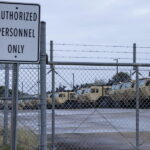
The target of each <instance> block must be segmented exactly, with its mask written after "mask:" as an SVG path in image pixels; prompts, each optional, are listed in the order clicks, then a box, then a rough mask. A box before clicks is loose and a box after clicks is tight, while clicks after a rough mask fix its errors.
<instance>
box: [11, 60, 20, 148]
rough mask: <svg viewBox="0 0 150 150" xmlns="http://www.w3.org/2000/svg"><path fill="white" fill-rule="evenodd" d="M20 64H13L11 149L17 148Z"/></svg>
mask: <svg viewBox="0 0 150 150" xmlns="http://www.w3.org/2000/svg"><path fill="white" fill-rule="evenodd" d="M18 66H19V65H18V64H17V63H15V64H13V84H12V114H11V150H17V112H18V111H17V110H18V109H17V104H18Z"/></svg>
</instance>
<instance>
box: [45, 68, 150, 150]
mask: <svg viewBox="0 0 150 150" xmlns="http://www.w3.org/2000/svg"><path fill="white" fill-rule="evenodd" d="M50 82H51V81H50ZM138 82H139V91H140V92H139V101H140V103H139V109H140V122H139V123H140V149H141V150H145V149H147V148H149V146H150V142H149V136H150V133H149V126H150V122H149V121H148V118H149V116H150V115H149V114H150V113H149V108H150V100H149V93H150V91H149V90H150V84H149V82H150V79H149V68H144V67H143V68H140V70H139V81H138ZM51 94H52V93H51V92H50V93H49V94H48V95H47V96H48V99H49V105H50V104H51V102H52V96H51ZM54 99H55V108H56V109H55V147H56V149H58V150H77V149H78V150H79V149H81V150H110V149H111V150H112V149H113V150H119V149H128V150H132V149H136V72H135V70H133V67H118V71H117V69H116V66H115V67H109V66H107V67H104V66H99V67H94V66H93V67H92V66H55V95H54ZM49 108H51V106H49ZM48 112H49V113H48V118H50V119H49V120H48V123H49V122H51V121H52V120H51V110H48ZM48 131H50V132H49V133H48V135H49V136H48V137H49V139H48V140H50V141H51V127H49V126H48Z"/></svg>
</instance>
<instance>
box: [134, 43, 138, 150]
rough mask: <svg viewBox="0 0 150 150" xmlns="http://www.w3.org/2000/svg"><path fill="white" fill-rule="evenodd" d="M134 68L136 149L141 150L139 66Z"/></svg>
mask: <svg viewBox="0 0 150 150" xmlns="http://www.w3.org/2000/svg"><path fill="white" fill-rule="evenodd" d="M133 63H136V44H135V43H134V44H133ZM133 69H135V71H136V150H139V67H138V66H136V67H134V68H133Z"/></svg>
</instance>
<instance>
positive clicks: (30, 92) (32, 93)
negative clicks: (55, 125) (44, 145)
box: [0, 65, 40, 150]
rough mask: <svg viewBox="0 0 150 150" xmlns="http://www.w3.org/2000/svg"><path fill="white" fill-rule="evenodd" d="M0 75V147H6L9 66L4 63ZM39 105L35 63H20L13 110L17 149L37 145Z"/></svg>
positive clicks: (8, 123) (10, 79) (8, 131)
mask: <svg viewBox="0 0 150 150" xmlns="http://www.w3.org/2000/svg"><path fill="white" fill-rule="evenodd" d="M2 67H3V65H2ZM0 74H1V75H0V76H1V83H0V116H1V117H0V145H1V146H0V149H10V145H11V142H10V139H11V136H12V135H11V118H12V114H11V110H12V65H4V67H3V68H1V70H0ZM39 106H40V103H39V65H20V66H19V85H18V113H17V116H18V118H17V148H18V149H20V150H37V149H38V148H39V139H40V109H39V108H40V107H39Z"/></svg>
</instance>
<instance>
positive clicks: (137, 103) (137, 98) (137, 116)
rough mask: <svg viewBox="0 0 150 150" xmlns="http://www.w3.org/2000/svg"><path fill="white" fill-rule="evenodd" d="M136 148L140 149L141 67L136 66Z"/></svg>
mask: <svg viewBox="0 0 150 150" xmlns="http://www.w3.org/2000/svg"><path fill="white" fill-rule="evenodd" d="M136 149H137V150H139V69H138V67H136Z"/></svg>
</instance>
